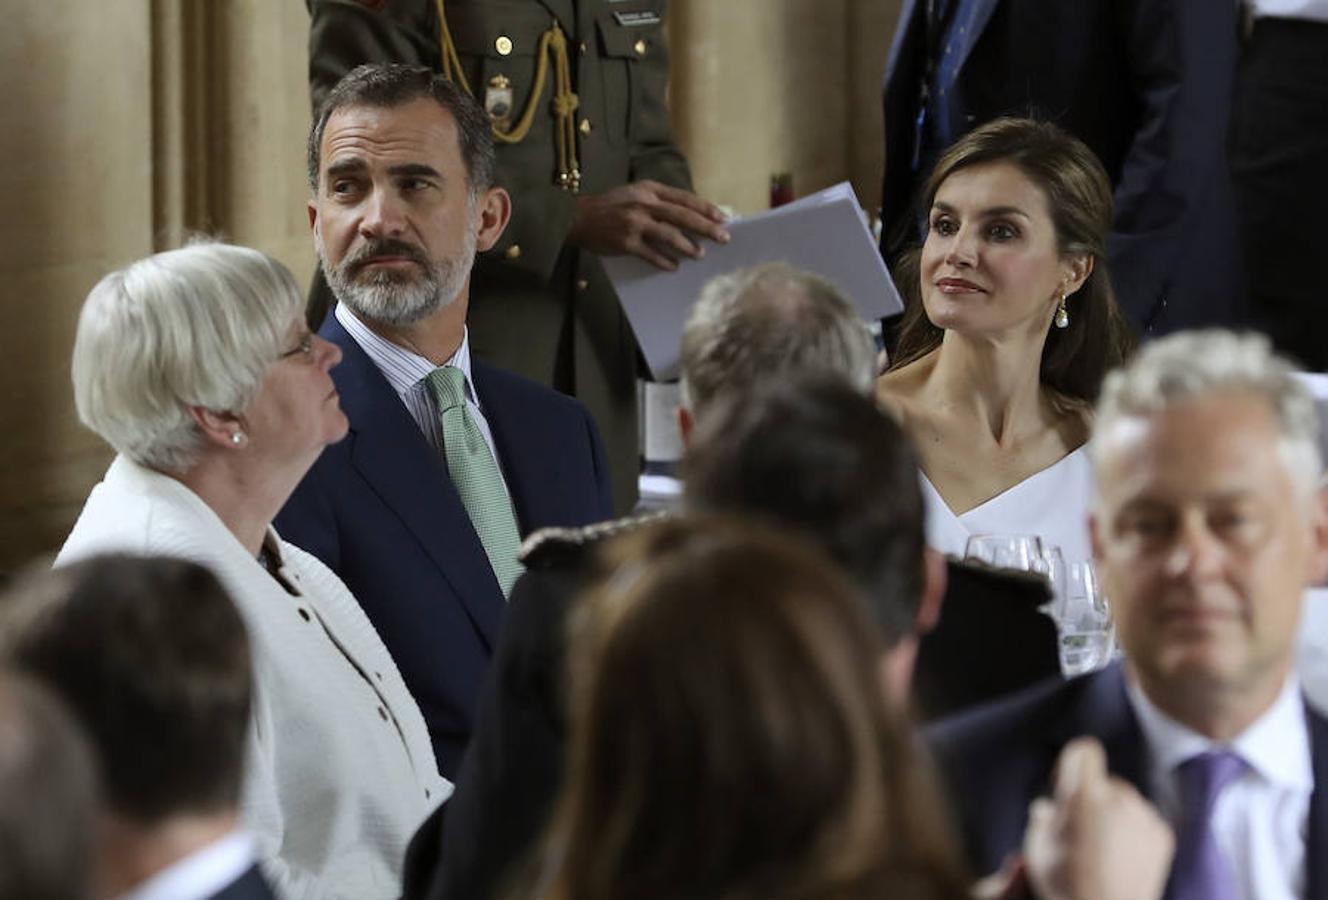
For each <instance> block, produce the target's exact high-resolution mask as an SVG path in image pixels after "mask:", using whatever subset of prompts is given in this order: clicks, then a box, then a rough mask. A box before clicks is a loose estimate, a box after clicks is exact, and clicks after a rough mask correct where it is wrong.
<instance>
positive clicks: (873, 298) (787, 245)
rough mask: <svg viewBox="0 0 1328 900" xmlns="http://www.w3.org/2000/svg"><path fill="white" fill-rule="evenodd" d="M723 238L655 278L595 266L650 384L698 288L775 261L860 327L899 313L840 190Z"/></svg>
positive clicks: (667, 368)
mask: <svg viewBox="0 0 1328 900" xmlns="http://www.w3.org/2000/svg"><path fill="white" fill-rule="evenodd" d="M728 231H729V234H730V235H731V238H732V239H731V240H730V241H729V243H728V244H723V245H710V244H707V245H706V253H705V256H704V257H703V258H702V259H699V260H683V261H682V262H681V263H680V264H679V266H678V270H677V271H676V272H662V271H660V270H659V269H656V268H655V267H653V266H651V265H650V264H649V263H646V262H644V261H643V260H641V259H637V258H635V257H630V256H619V257H608V258H606V259H604V261H603V262H604V271H605V272H606V273H608V276H609V279H610V280H611V281H612V282H613V286H614V289H615V290H616V291H617V292H618V298H619V299H620V300H621V301H622V305H623V309H624V310H625V311H626V313H627V318H628V320H629V321H630V322H631V323H632V329H633V331H635V332H636V340H637V343H639V344H640V345H641V350H642V352H644V353H645V357H646V362H647V364H648V365H649V366H650V371H651V373H652V374H653V375H654V377H655V378H656V379H657V380H667V379H671V378H674V377H676V376H677V374H678V341H679V338H680V337H681V335H682V326H683V323H684V322H685V321H686V319H687V313H688V311H689V310H690V309H691V306H692V302H693V301H694V300H696V296H697V294H699V293H700V292H701V287H702V286H703V285H704V284H705V283H706V282H707V281H709V280H710V279H711V278H713V277H714V276H716V275H720V274H723V273H725V272H731V271H733V270H734V269H739V268H742V267H745V266H754V265H757V264H759V263H764V262H774V261H782V262H786V263H788V264H789V265H792V266H796V267H798V268H800V269H806V270H807V271H809V272H815V273H817V274H818V275H821V276H823V277H825V278H828V279H829V280H830V281H833V282H834V283H835V284H836V285H837V286H838V287H839V288H840V290H842V291H843V292H844V293H845V294H847V295H848V296H849V297H850V298H852V300H853V302H854V305H855V306H857V308H858V312H859V313H860V314H861V315H862V317H863V318H864V319H878V318H881V317H882V316H889V315H893V314H894V313H897V312H899V311H900V310H901V309H903V302H902V301H901V300H900V298H899V292H898V291H897V290H895V286H894V282H892V281H891V280H890V274H889V272H887V271H886V268H885V264H884V263H883V262H882V261H881V256H880V253H879V252H878V251H877V248H876V243H875V242H874V241H873V240H872V236H871V230H870V228H869V227H868V225H867V219H866V216H864V215H863V212H862V208H861V207H860V206H859V205H858V200H857V197H855V196H854V194H853V189H852V188H851V187H850V186H849V185H848V183H847V182H844V183H841V184H837V185H835V186H834V187H831V188H827V189H825V190H824V191H820V192H819V193H816V194H812V195H810V196H808V197H804V198H802V199H801V200H797V201H794V202H793V203H789V204H786V205H785V206H781V207H779V208H777V209H773V210H771V211H769V212H765V213H759V214H757V215H754V216H748V217H746V218H741V219H734V220H733V221H731V222H729V223H728Z"/></svg>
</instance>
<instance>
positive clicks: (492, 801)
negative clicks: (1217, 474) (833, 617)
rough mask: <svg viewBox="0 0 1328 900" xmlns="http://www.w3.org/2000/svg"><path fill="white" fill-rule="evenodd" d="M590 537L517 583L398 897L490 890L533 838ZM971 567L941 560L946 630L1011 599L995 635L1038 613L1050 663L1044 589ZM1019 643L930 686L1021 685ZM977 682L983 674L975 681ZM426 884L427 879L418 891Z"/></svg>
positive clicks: (559, 755) (555, 553) (448, 897)
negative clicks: (470, 736)
mask: <svg viewBox="0 0 1328 900" xmlns="http://www.w3.org/2000/svg"><path fill="white" fill-rule="evenodd" d="M595 545H596V543H595V541H594V540H590V541H586V542H583V543H568V542H559V541H548V542H545V543H543V544H541V545H540V547H539V548H538V552H537V553H536V555H535V556H534V557H533V558H532V559H530V560H529V566H530V568H529V569H528V570H527V572H526V574H524V575H523V576H522V577H521V579H520V581H518V582H517V585H516V589H515V590H514V591H513V592H512V600H511V606H510V609H509V610H508V616H507V621H506V622H505V623H504V625H503V634H502V637H501V639H500V640H499V642H498V651H497V653H496V654H495V657H494V664H493V667H492V669H491V670H490V672H489V676H488V679H487V680H486V682H485V686H484V691H483V693H482V696H481V701H480V717H479V722H478V723H477V725H476V728H475V739H474V741H473V742H472V743H471V746H470V750H469V751H468V752H467V754H466V759H465V762H464V764H463V765H462V767H461V774H460V777H459V778H458V779H457V785H456V793H454V794H453V795H452V797H451V799H450V800H449V801H448V802H447V803H446V804H444V807H443V808H444V809H445V811H446V819H447V821H446V827H445V828H443V827H441V821H440V819H441V815H442V814H441V813H435V815H434V817H433V818H431V819H430V820H428V821H426V823H425V825H424V826H423V827H422V828H421V829H420V831H419V832H418V833H417V834H416V836H415V839H414V840H413V841H412V842H411V852H410V853H409V854H408V855H407V864H406V892H405V896H406V897H407V900H414V898H420V897H427V898H429V900H467V898H472V897H492V896H497V894H498V892H499V889H500V888H501V887H502V884H503V880H504V878H505V877H507V876H508V875H510V873H511V870H512V866H513V865H515V864H519V863H520V862H521V861H522V860H523V857H524V855H525V854H526V852H527V851H528V850H529V849H530V848H531V845H532V844H533V842H534V841H535V839H536V838H537V837H538V836H539V833H540V831H541V829H542V828H543V826H544V824H545V820H546V818H547V816H548V815H549V812H550V809H551V807H552V805H553V800H554V798H555V796H556V795H557V792H558V787H559V784H560V782H561V779H562V764H563V746H564V741H565V739H566V724H565V710H564V699H563V677H564V656H565V652H566V648H565V644H564V639H563V632H564V625H565V622H566V618H567V614H568V611H569V610H570V609H571V606H572V602H573V600H574V598H575V597H576V596H577V594H578V592H579V591H580V590H581V588H583V587H584V586H585V584H586V583H587V581H588V579H589V578H591V577H592V576H593V575H594V574H595V569H594V563H595V559H596V557H595V554H594V548H595ZM971 568H972V567H970V566H967V565H966V564H964V563H954V562H952V563H951V565H950V579H949V587H948V589H947V591H946V595H945V600H944V602H943V603H942V614H941V618H942V622H945V621H946V613H945V609H946V607H949V606H950V605H951V604H952V603H953V604H954V609H955V610H956V611H962V612H958V613H957V615H952V618H951V622H952V627H958V626H959V624H960V623H962V622H965V621H967V622H968V623H969V624H970V625H974V626H977V627H981V626H980V625H979V623H978V622H975V621H973V620H972V619H971V618H969V616H968V614H967V611H969V610H971V609H973V608H975V607H978V606H981V605H982V603H983V601H984V600H985V601H987V603H988V605H989V606H992V607H996V608H999V609H1006V607H1007V605H1010V606H1014V607H1018V608H1017V609H1014V610H1006V611H1007V612H1008V614H1009V615H1011V616H1012V617H1014V618H1015V619H1017V620H1019V621H1021V622H1024V624H1022V625H1017V626H1015V627H1014V628H1013V630H1011V631H1007V632H1003V633H1006V634H1007V635H1008V634H1016V635H1020V636H1021V637H1028V636H1029V635H1032V643H1033V644H1036V643H1037V640H1038V639H1039V637H1046V632H1044V631H1041V630H1040V627H1041V625H1040V623H1042V622H1045V623H1046V625H1047V626H1049V627H1050V628H1051V635H1052V636H1051V638H1048V640H1049V641H1050V653H1051V665H1052V667H1053V669H1052V671H1055V667H1056V666H1057V665H1058V662H1057V657H1056V648H1055V643H1054V634H1055V627H1054V626H1053V625H1052V623H1051V620H1050V619H1048V618H1046V617H1045V616H1043V615H1042V614H1041V613H1038V612H1036V611H1033V612H1032V615H1033V616H1036V617H1037V619H1036V620H1035V621H1034V622H1033V623H1032V624H1031V625H1029V624H1028V623H1027V622H1026V621H1025V612H1023V611H1022V608H1023V607H1029V606H1031V607H1032V608H1033V609H1034V610H1035V609H1036V606H1037V605H1038V603H1040V602H1041V601H1042V600H1043V599H1045V590H1044V589H1040V588H1039V587H1032V588H1030V585H1029V584H1028V582H1026V581H1025V580H1024V579H1022V578H1017V579H1013V580H1011V579H1010V576H1009V574H1008V573H1006V572H1002V571H999V570H987V571H985V572H981V573H974V572H972V571H971ZM984 621H986V620H984ZM988 624H989V622H988ZM943 627H944V626H943ZM1029 643H1030V642H1029V641H1026V640H1022V639H1021V640H1018V641H1013V642H1011V641H1006V642H1003V643H1001V644H993V645H989V646H988V647H987V649H986V654H985V658H984V659H980V660H974V659H970V660H968V661H967V662H965V663H962V664H961V665H963V666H964V671H963V672H962V673H959V674H957V675H954V676H953V677H948V678H947V677H942V676H940V675H939V674H938V675H937V677H936V678H935V679H934V680H933V681H932V682H931V684H932V690H933V693H934V694H935V695H936V696H938V697H945V698H946V699H947V702H949V703H950V704H952V707H951V708H954V707H957V706H958V705H961V703H962V698H967V699H970V700H971V699H972V698H973V697H974V696H978V695H980V696H982V697H984V698H986V697H992V696H996V695H997V694H999V693H1000V686H1002V685H1004V686H1005V688H1006V689H1007V690H1010V689H1014V688H1015V687H1021V686H1023V685H1025V684H1027V683H1028V679H1029V678H1030V677H1031V675H1030V674H1029V672H1030V671H1034V672H1037V673H1039V674H1041V673H1044V672H1045V667H1046V660H1047V653H1046V649H1045V648H1043V649H1038V648H1037V647H1036V646H1029ZM924 646H925V644H924ZM947 648H948V649H947ZM954 649H955V645H954V644H953V643H952V642H951V641H950V640H949V639H942V641H941V643H940V644H939V645H937V646H936V647H935V648H934V649H933V651H932V653H931V655H930V656H927V659H928V660H929V661H930V662H929V665H939V664H942V663H943V662H945V661H946V660H949V661H951V662H954V660H953V658H952V657H950V656H949V655H948V654H949V653H950V652H951V651H953V650H954ZM923 655H924V656H926V654H923ZM1030 659H1031V660H1032V662H1031V666H1032V668H1031V670H1030V663H1029V662H1028V660H1030ZM919 665H920V666H921V665H922V659H921V657H920V660H919ZM983 681H990V683H986V684H981V685H979V684H978V683H979V682H983ZM440 863H441V865H440ZM430 881H432V887H431V888H430V889H428V890H426V887H428V886H429V884H430Z"/></svg>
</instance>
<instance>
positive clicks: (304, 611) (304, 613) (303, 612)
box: [300, 608, 311, 622]
mask: <svg viewBox="0 0 1328 900" xmlns="http://www.w3.org/2000/svg"><path fill="white" fill-rule="evenodd" d="M300 618H301V619H304V621H306V622H309V621H311V619H310V618H309V610H307V609H304V608H301V609H300Z"/></svg>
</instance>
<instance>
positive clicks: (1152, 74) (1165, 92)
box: [1108, 0, 1237, 331]
mask: <svg viewBox="0 0 1328 900" xmlns="http://www.w3.org/2000/svg"><path fill="white" fill-rule="evenodd" d="M1121 8H1122V13H1121V15H1122V16H1123V20H1122V22H1121V28H1122V29H1123V33H1124V34H1125V37H1126V43H1127V46H1128V56H1129V72H1128V77H1129V79H1130V81H1131V83H1132V85H1133V86H1134V89H1135V91H1136V93H1137V95H1138V96H1139V98H1140V102H1141V104H1142V111H1141V115H1140V120H1139V127H1138V128H1137V130H1136V132H1135V135H1134V139H1133V141H1132V142H1131V144H1130V147H1129V150H1128V153H1127V155H1126V157H1125V160H1124V164H1123V166H1122V169H1121V175H1120V179H1119V182H1118V183H1117V186H1116V195H1115V202H1116V220H1115V227H1114V229H1113V231H1112V233H1111V235H1110V237H1109V240H1108V258H1109V262H1110V264H1111V271H1112V276H1113V280H1114V281H1115V283H1116V288H1117V295H1118V299H1119V300H1120V303H1121V306H1122V307H1123V309H1124V310H1125V312H1126V314H1127V315H1128V316H1129V317H1130V319H1131V320H1132V321H1133V322H1134V323H1135V325H1136V327H1138V328H1140V330H1141V331H1142V330H1146V329H1148V328H1150V326H1153V325H1154V324H1155V320H1157V318H1158V317H1159V315H1161V314H1163V312H1164V310H1165V307H1166V302H1167V296H1168V292H1169V290H1170V288H1171V286H1172V283H1173V281H1174V280H1175V279H1176V277H1177V268H1178V266H1180V265H1182V264H1183V263H1184V260H1185V258H1186V256H1187V248H1188V246H1189V243H1190V240H1191V239H1192V237H1193V236H1194V234H1196V233H1197V232H1200V231H1202V230H1203V229H1204V228H1205V227H1206V226H1205V223H1204V222H1203V221H1201V219H1202V215H1201V213H1202V209H1203V207H1204V199H1205V194H1206V193H1207V192H1208V191H1209V190H1211V189H1212V186H1213V183H1214V180H1215V179H1218V178H1226V177H1227V173H1226V172H1225V171H1219V169H1222V168H1223V167H1222V161H1223V160H1224V159H1225V156H1224V155H1223V154H1221V153H1220V152H1216V151H1215V148H1217V147H1220V146H1222V145H1223V144H1224V143H1225V141H1226V139H1227V129H1228V122H1229V116H1230V106H1231V85H1232V79H1233V77H1234V71H1235V58H1236V49H1237V41H1236V37H1237V19H1236V16H1237V13H1236V5H1235V4H1231V3H1213V2H1211V0H1166V2H1163V0H1132V2H1129V3H1126V4H1122V7H1121ZM1196 211H1198V212H1199V214H1196ZM1186 318H1195V317H1194V316H1186Z"/></svg>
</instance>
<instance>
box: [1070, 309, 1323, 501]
mask: <svg viewBox="0 0 1328 900" xmlns="http://www.w3.org/2000/svg"><path fill="white" fill-rule="evenodd" d="M1228 392H1242V393H1249V394H1253V395H1255V396H1257V397H1260V398H1261V399H1263V401H1264V402H1265V403H1267V404H1268V408H1269V410H1270V411H1271V412H1272V413H1273V415H1274V417H1275V418H1276V420H1277V429H1278V433H1279V435H1280V437H1281V441H1280V450H1281V454H1282V458H1283V462H1284V463H1285V464H1286V466H1287V470H1288V472H1290V473H1291V475H1292V477H1293V479H1295V480H1296V481H1297V482H1298V483H1299V485H1300V487H1302V488H1303V489H1304V490H1305V491H1312V490H1313V489H1314V488H1315V487H1317V486H1318V484H1319V478H1320V476H1321V474H1322V472H1323V459H1322V456H1321V454H1320V451H1319V418H1318V412H1317V410H1316V408H1315V404H1314V397H1313V396H1312V395H1311V394H1310V392H1309V389H1308V388H1306V386H1305V385H1304V383H1302V382H1301V381H1300V379H1298V378H1297V377H1296V375H1295V367H1294V366H1293V365H1292V364H1291V363H1290V362H1288V361H1287V360H1286V359H1283V358H1282V357H1280V356H1278V355H1277V354H1275V353H1274V352H1273V350H1272V345H1271V344H1270V343H1269V341H1268V338H1266V337H1264V336H1263V335H1261V334H1252V333H1247V334H1238V333H1236V332H1232V331H1226V330H1223V329H1219V328H1210V329H1205V330H1202V331H1189V332H1182V333H1179V334H1173V335H1170V336H1168V337H1165V338H1161V339H1159V340H1156V341H1152V342H1151V343H1148V344H1146V345H1145V346H1144V347H1143V349H1142V350H1141V351H1140V352H1139V353H1138V354H1137V355H1136V356H1135V357H1134V359H1133V360H1132V361H1131V362H1130V363H1129V364H1128V365H1126V366H1125V367H1124V368H1121V369H1117V370H1116V371H1114V372H1112V373H1111V374H1110V375H1108V376H1107V378H1106V380H1105V381H1104V382H1103V385H1102V395H1101V397H1100V399H1099V400H1098V404H1097V416H1096V422H1095V425H1094V431H1095V432H1096V433H1097V434H1100V435H1104V434H1106V433H1107V432H1108V431H1110V430H1111V428H1112V427H1113V426H1114V425H1115V424H1116V423H1117V422H1118V421H1119V420H1121V419H1125V418H1132V417H1138V416H1147V415H1151V414H1153V413H1158V412H1162V411H1164V410H1166V409H1168V408H1170V407H1172V406H1175V405H1177V404H1180V403H1185V402H1187V401H1193V400H1196V399H1200V398H1203V397H1206V396H1209V395H1212V394H1218V393H1228ZM1101 444H1102V442H1101V441H1096V440H1095V441H1093V442H1092V443H1091V444H1090V449H1092V451H1093V456H1094V463H1095V465H1097V466H1098V467H1099V468H1100V466H1101V462H1102V460H1101V458H1100V454H1101V453H1103V452H1105V451H1104V449H1103V448H1102V446H1101Z"/></svg>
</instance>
